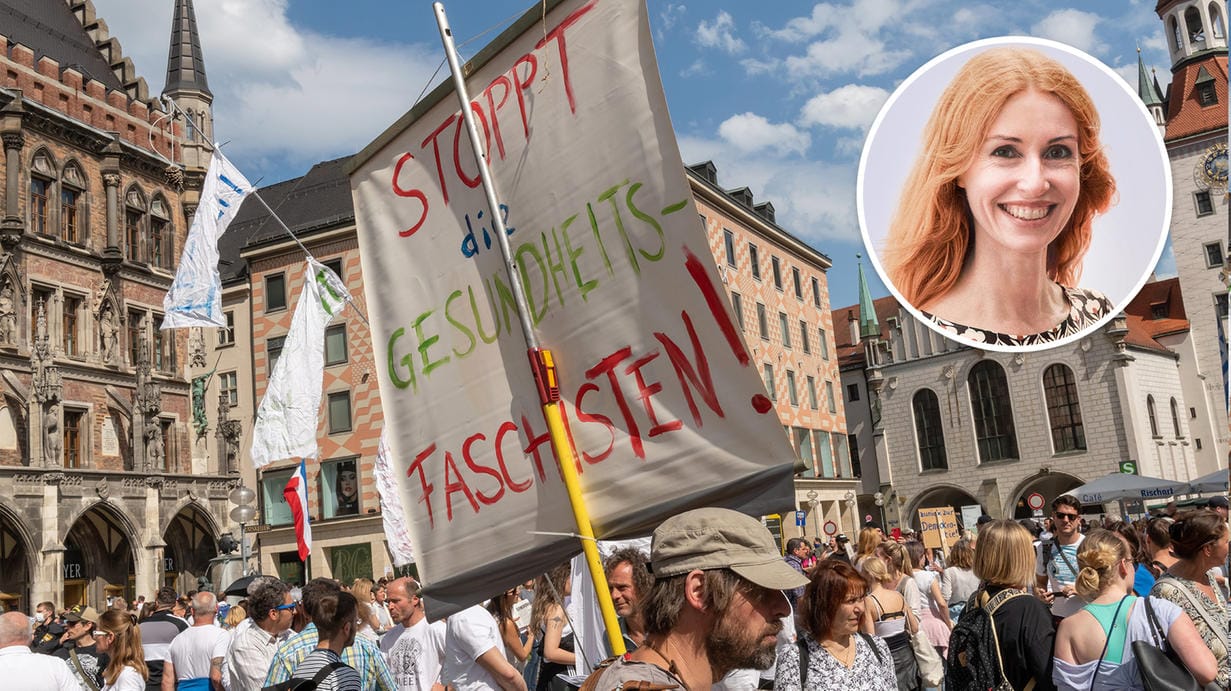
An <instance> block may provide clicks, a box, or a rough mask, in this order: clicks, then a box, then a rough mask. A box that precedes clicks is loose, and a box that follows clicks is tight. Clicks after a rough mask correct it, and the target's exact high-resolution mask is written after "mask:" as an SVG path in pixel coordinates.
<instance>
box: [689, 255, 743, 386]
mask: <svg viewBox="0 0 1231 691" xmlns="http://www.w3.org/2000/svg"><path fill="white" fill-rule="evenodd" d="M684 266H685V268H687V269H688V275H689V276H692V280H693V281H694V282H695V283H696V284H697V287H698V288H700V289H701V295H702V296H704V297H705V304H706V305H707V306H709V308H710V313H712V314H713V315H714V319H715V320H716V321H717V322H718V328H719V329H721V330H722V335H723V336H724V337H725V338H726V339H727V345H729V346H731V352H733V353H735V359H737V360H739V364H741V365H743V366H744V367H747V366H748V363H749V362H751V359H750V358H749V357H748V351H747V350H744V342H743V341H741V340H740V338H739V330H738V329H736V328H735V324H734V323H732V322H731V319H730V317H728V316H727V308H726V298H725V297H723V296H721V295H719V294H718V291H717V290H715V289H714V283H713V282H712V281H710V278H709V275H708V274H706V273H705V265H704V264H702V263H701V260H700V259H697V255H695V254H693V253H692V250H690V249H688V247H684Z"/></svg>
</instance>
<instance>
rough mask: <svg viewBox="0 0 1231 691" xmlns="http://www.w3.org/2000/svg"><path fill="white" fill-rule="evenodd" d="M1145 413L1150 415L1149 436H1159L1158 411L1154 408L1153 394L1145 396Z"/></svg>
mask: <svg viewBox="0 0 1231 691" xmlns="http://www.w3.org/2000/svg"><path fill="white" fill-rule="evenodd" d="M1146 415H1148V416H1149V417H1150V436H1152V437H1155V438H1157V437H1161V436H1162V435H1161V434H1159V433H1158V411H1157V410H1155V409H1154V396H1153V395H1150V396H1146Z"/></svg>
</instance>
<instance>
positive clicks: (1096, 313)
mask: <svg viewBox="0 0 1231 691" xmlns="http://www.w3.org/2000/svg"><path fill="white" fill-rule="evenodd" d="M1061 288H1062V289H1063V290H1064V296H1065V298H1066V299H1068V301H1069V314H1068V316H1067V317H1065V318H1064V321H1062V322H1060V323H1059V324H1057V325H1056V326H1053V327H1052V328H1050V329H1048V330H1047V331H1040V332H1039V333H1034V334H1025V335H1017V334H1005V333H998V332H996V331H988V330H987V329H980V328H978V327H975V326H966V325H965V324H959V323H957V322H951V321H949V320H947V319H941V318H940V317H938V316H936V315H934V314H929V313H927V312H924V313H923V316H925V317H927V318H928V320H929V321H931V322H932V323H933V324H935V325H936V326H938V327H940V329H941V331H946V332H948V333H951V334H953V335H954V336H957V337H959V338H962V339H965V340H967V341H974V342H976V343H988V344H991V345H1001V346H1033V345H1039V344H1041V343H1051V342H1053V341H1058V340H1060V339H1062V338H1067V337H1068V336H1073V335H1075V334H1078V333H1081V332H1082V331H1083V330H1084V329H1086V328H1087V327H1089V326H1090V325H1091V324H1094V323H1095V322H1097V321H1098V320H1100V319H1102V318H1103V317H1105V316H1107V314H1108V313H1109V312H1111V309H1112V305H1111V301H1110V300H1108V299H1107V296H1106V295H1103V294H1102V293H1100V292H1098V291H1097V290H1087V289H1085V288H1066V287H1064V286H1061Z"/></svg>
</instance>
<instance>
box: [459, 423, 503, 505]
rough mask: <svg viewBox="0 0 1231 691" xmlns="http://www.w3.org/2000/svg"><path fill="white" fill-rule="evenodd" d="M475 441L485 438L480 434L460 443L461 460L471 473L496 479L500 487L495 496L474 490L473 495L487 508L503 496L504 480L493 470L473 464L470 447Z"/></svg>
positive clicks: (485, 439) (484, 439)
mask: <svg viewBox="0 0 1231 691" xmlns="http://www.w3.org/2000/svg"><path fill="white" fill-rule="evenodd" d="M477 441H487V437H485V436H483V434H482V433H481V432H480V433H478V434H472V435H470V436H469V437H466V441H464V442H462V460H463V461H465V462H466V467H467V468H470V470H471V471H472V472H475V473H479V474H482V475H487V476H490V477H494V478H496V484H497V485H498V486H499V487H500V489H499V490H497V492H496V493H495V494H491V495H487V494H483V493H482V492H480V491H478V490H475V493H474V494H475V496H476V497H478V499H479V501H480V502H482V503H483V504H486V505H487V506H491V505H492V504H495V503H496V502H498V501H500V497H503V496H504V478H503V477H502V476H501V475H500V473H498V472H497V471H496V469H495V468H489V467H487V466H485V465H479V464H478V463H475V460H474V454H472V453H470V447H472V446H474V443H475V442H477Z"/></svg>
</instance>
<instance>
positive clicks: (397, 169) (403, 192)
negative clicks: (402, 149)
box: [393, 153, 427, 238]
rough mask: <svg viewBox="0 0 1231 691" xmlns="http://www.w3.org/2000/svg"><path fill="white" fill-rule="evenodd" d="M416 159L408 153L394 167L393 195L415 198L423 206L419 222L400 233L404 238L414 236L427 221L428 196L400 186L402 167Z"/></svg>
mask: <svg viewBox="0 0 1231 691" xmlns="http://www.w3.org/2000/svg"><path fill="white" fill-rule="evenodd" d="M414 158H415V157H414V156H412V155H410V154H408V153H406V154H402V157H401V158H399V159H398V162H397V165H395V166H393V193H394V194H396V195H397V196H399V197H413V198H414V199H418V200H419V203H420V204H422V205H423V211H421V212H420V213H419V220H418V221H415V224H414V225H413V226H411V227H409V228H407V229H406V230H402V231H398V235H400V236H402V237H404V238H408V237H410V236H411V235H414V234H415V231H416V230H419V228H421V227H423V222H424V221H426V220H427V195H426V194H424V193H423V190H417V189H409V190H408V189H403V188H402V186H401V185H399V184H398V177H399V176H400V175H401V174H402V166H404V165H406V162H407V161H411V160H414Z"/></svg>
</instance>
